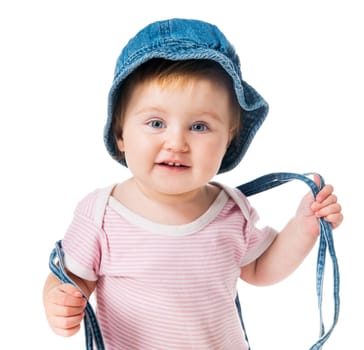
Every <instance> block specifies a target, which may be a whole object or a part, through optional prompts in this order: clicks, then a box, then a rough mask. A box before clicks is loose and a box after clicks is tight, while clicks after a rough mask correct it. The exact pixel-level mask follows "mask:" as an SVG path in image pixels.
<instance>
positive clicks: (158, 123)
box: [148, 119, 165, 129]
mask: <svg viewBox="0 0 364 350" xmlns="http://www.w3.org/2000/svg"><path fill="white" fill-rule="evenodd" d="M148 125H149V126H150V127H152V128H154V129H162V128H164V127H165V125H164V123H163V122H162V121H161V120H158V119H155V120H151V121H149V122H148Z"/></svg>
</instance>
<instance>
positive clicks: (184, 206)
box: [113, 179, 220, 225]
mask: <svg viewBox="0 0 364 350" xmlns="http://www.w3.org/2000/svg"><path fill="white" fill-rule="evenodd" d="M219 192H220V188H218V187H217V186H214V185H210V184H208V185H206V186H204V187H202V188H199V189H196V190H194V191H191V192H188V193H183V194H178V195H167V194H161V193H155V192H152V191H150V190H147V191H146V190H144V189H143V188H141V187H140V186H139V185H138V183H137V182H136V181H135V180H134V179H129V180H127V181H125V182H124V183H121V184H120V185H118V186H116V188H115V190H114V192H113V196H114V197H115V198H116V199H117V200H118V201H119V202H121V203H122V204H123V205H124V206H125V207H127V208H128V209H129V210H132V211H133V212H135V213H136V214H138V215H141V216H143V217H145V218H146V219H148V220H151V221H153V222H157V223H160V224H165V225H183V224H187V223H190V222H192V221H194V220H196V219H197V218H198V217H200V216H201V215H203V214H204V213H205V212H206V211H207V210H208V208H209V207H210V206H211V204H212V203H213V202H214V200H215V199H216V197H217V195H218V194H219Z"/></svg>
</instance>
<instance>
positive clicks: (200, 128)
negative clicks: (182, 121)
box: [191, 123, 209, 132]
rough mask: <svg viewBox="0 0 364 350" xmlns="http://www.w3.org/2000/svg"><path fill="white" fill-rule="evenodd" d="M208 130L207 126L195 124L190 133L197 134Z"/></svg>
mask: <svg viewBox="0 0 364 350" xmlns="http://www.w3.org/2000/svg"><path fill="white" fill-rule="evenodd" d="M208 129H209V128H208V126H207V125H206V124H203V123H195V124H193V125H192V127H191V130H192V131H197V132H202V131H207V130H208Z"/></svg>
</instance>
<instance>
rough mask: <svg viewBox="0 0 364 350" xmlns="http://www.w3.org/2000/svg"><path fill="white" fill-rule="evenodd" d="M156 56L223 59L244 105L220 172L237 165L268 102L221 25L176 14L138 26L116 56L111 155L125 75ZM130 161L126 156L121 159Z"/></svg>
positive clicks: (107, 133) (108, 135)
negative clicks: (250, 81) (247, 78)
mask: <svg viewBox="0 0 364 350" xmlns="http://www.w3.org/2000/svg"><path fill="white" fill-rule="evenodd" d="M152 58H164V59H167V60H176V61H177V60H190V59H208V60H213V61H215V62H217V63H219V64H220V65H221V66H222V67H223V68H224V69H225V71H226V72H227V73H228V75H229V76H230V77H231V79H232V81H233V86H234V89H235V93H236V97H237V99H238V101H239V104H240V107H241V123H240V124H241V130H240V133H239V134H238V137H237V138H236V140H234V141H233V142H232V143H231V145H230V146H229V148H228V149H227V151H226V153H225V156H224V158H223V160H222V162H221V166H220V169H219V173H223V172H226V171H228V170H231V169H233V168H234V167H235V166H236V165H237V164H238V163H239V162H240V161H241V159H242V158H243V156H244V154H245V153H246V151H247V149H248V147H249V145H250V143H251V141H252V139H253V138H254V136H255V134H256V132H257V131H258V129H259V128H260V126H261V125H262V123H263V121H264V119H265V117H266V116H267V113H268V104H267V103H266V101H265V100H264V99H263V98H262V97H261V96H260V94H259V93H258V92H257V91H256V90H255V89H254V88H253V87H251V86H250V85H248V84H247V83H246V82H245V81H244V80H243V78H242V74H241V70H240V60H239V57H238V55H237V53H236V52H235V49H234V47H233V45H232V44H231V43H230V42H229V41H228V40H227V38H226V37H225V35H224V34H223V33H222V32H221V31H220V30H219V28H218V27H217V26H215V25H213V24H210V23H207V22H203V21H200V20H195V19H181V18H174V19H169V20H163V21H158V22H154V23H151V24H149V25H147V26H146V27H145V28H143V29H142V30H141V31H139V32H138V33H137V34H136V35H135V36H134V37H133V38H132V39H130V40H129V42H128V43H127V45H126V46H125V47H124V48H123V50H122V52H121V54H120V56H119V57H118V59H117V63H116V67H115V72H114V80H113V83H112V86H111V89H110V92H109V96H108V117H107V122H106V125H105V128H104V142H105V145H106V148H107V150H108V152H109V153H110V155H111V156H112V157H113V158H114V159H116V160H118V159H119V158H118V154H119V152H118V148H117V145H116V142H115V139H114V136H113V131H112V118H113V113H114V111H115V108H116V104H117V102H118V99H119V96H120V94H122V84H123V82H124V80H125V78H126V77H127V76H128V75H129V74H131V73H132V72H133V71H134V70H135V69H136V68H138V67H139V66H140V65H141V64H143V63H145V62H146V61H148V60H150V59H152ZM118 161H119V162H120V163H121V164H123V165H126V164H125V161H124V160H122V161H120V160H118Z"/></svg>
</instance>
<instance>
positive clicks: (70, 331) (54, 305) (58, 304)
mask: <svg viewBox="0 0 364 350" xmlns="http://www.w3.org/2000/svg"><path fill="white" fill-rule="evenodd" d="M67 274H68V275H69V277H70V278H71V279H72V280H73V281H74V282H75V283H77V285H78V286H79V287H80V288H81V289H82V291H83V292H84V293H85V295H86V296H87V298H89V297H90V295H91V294H92V292H93V291H94V290H95V287H96V282H92V281H86V280H83V279H80V278H79V277H77V276H75V275H73V274H71V273H70V272H67ZM43 304H44V309H45V313H46V317H47V320H48V323H49V325H50V327H51V328H52V330H53V331H54V332H55V333H56V334H58V335H61V336H64V337H69V336H72V335H74V334H75V333H77V332H78V331H79V329H80V325H81V322H82V319H83V316H84V309H85V307H86V299H85V298H84V297H83V296H82V294H81V293H80V291H79V290H78V289H77V288H76V287H75V286H73V285H72V284H67V283H62V282H60V281H59V280H58V279H57V277H55V276H54V275H53V274H50V275H49V276H48V278H47V280H46V282H45V285H44V289H43Z"/></svg>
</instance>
